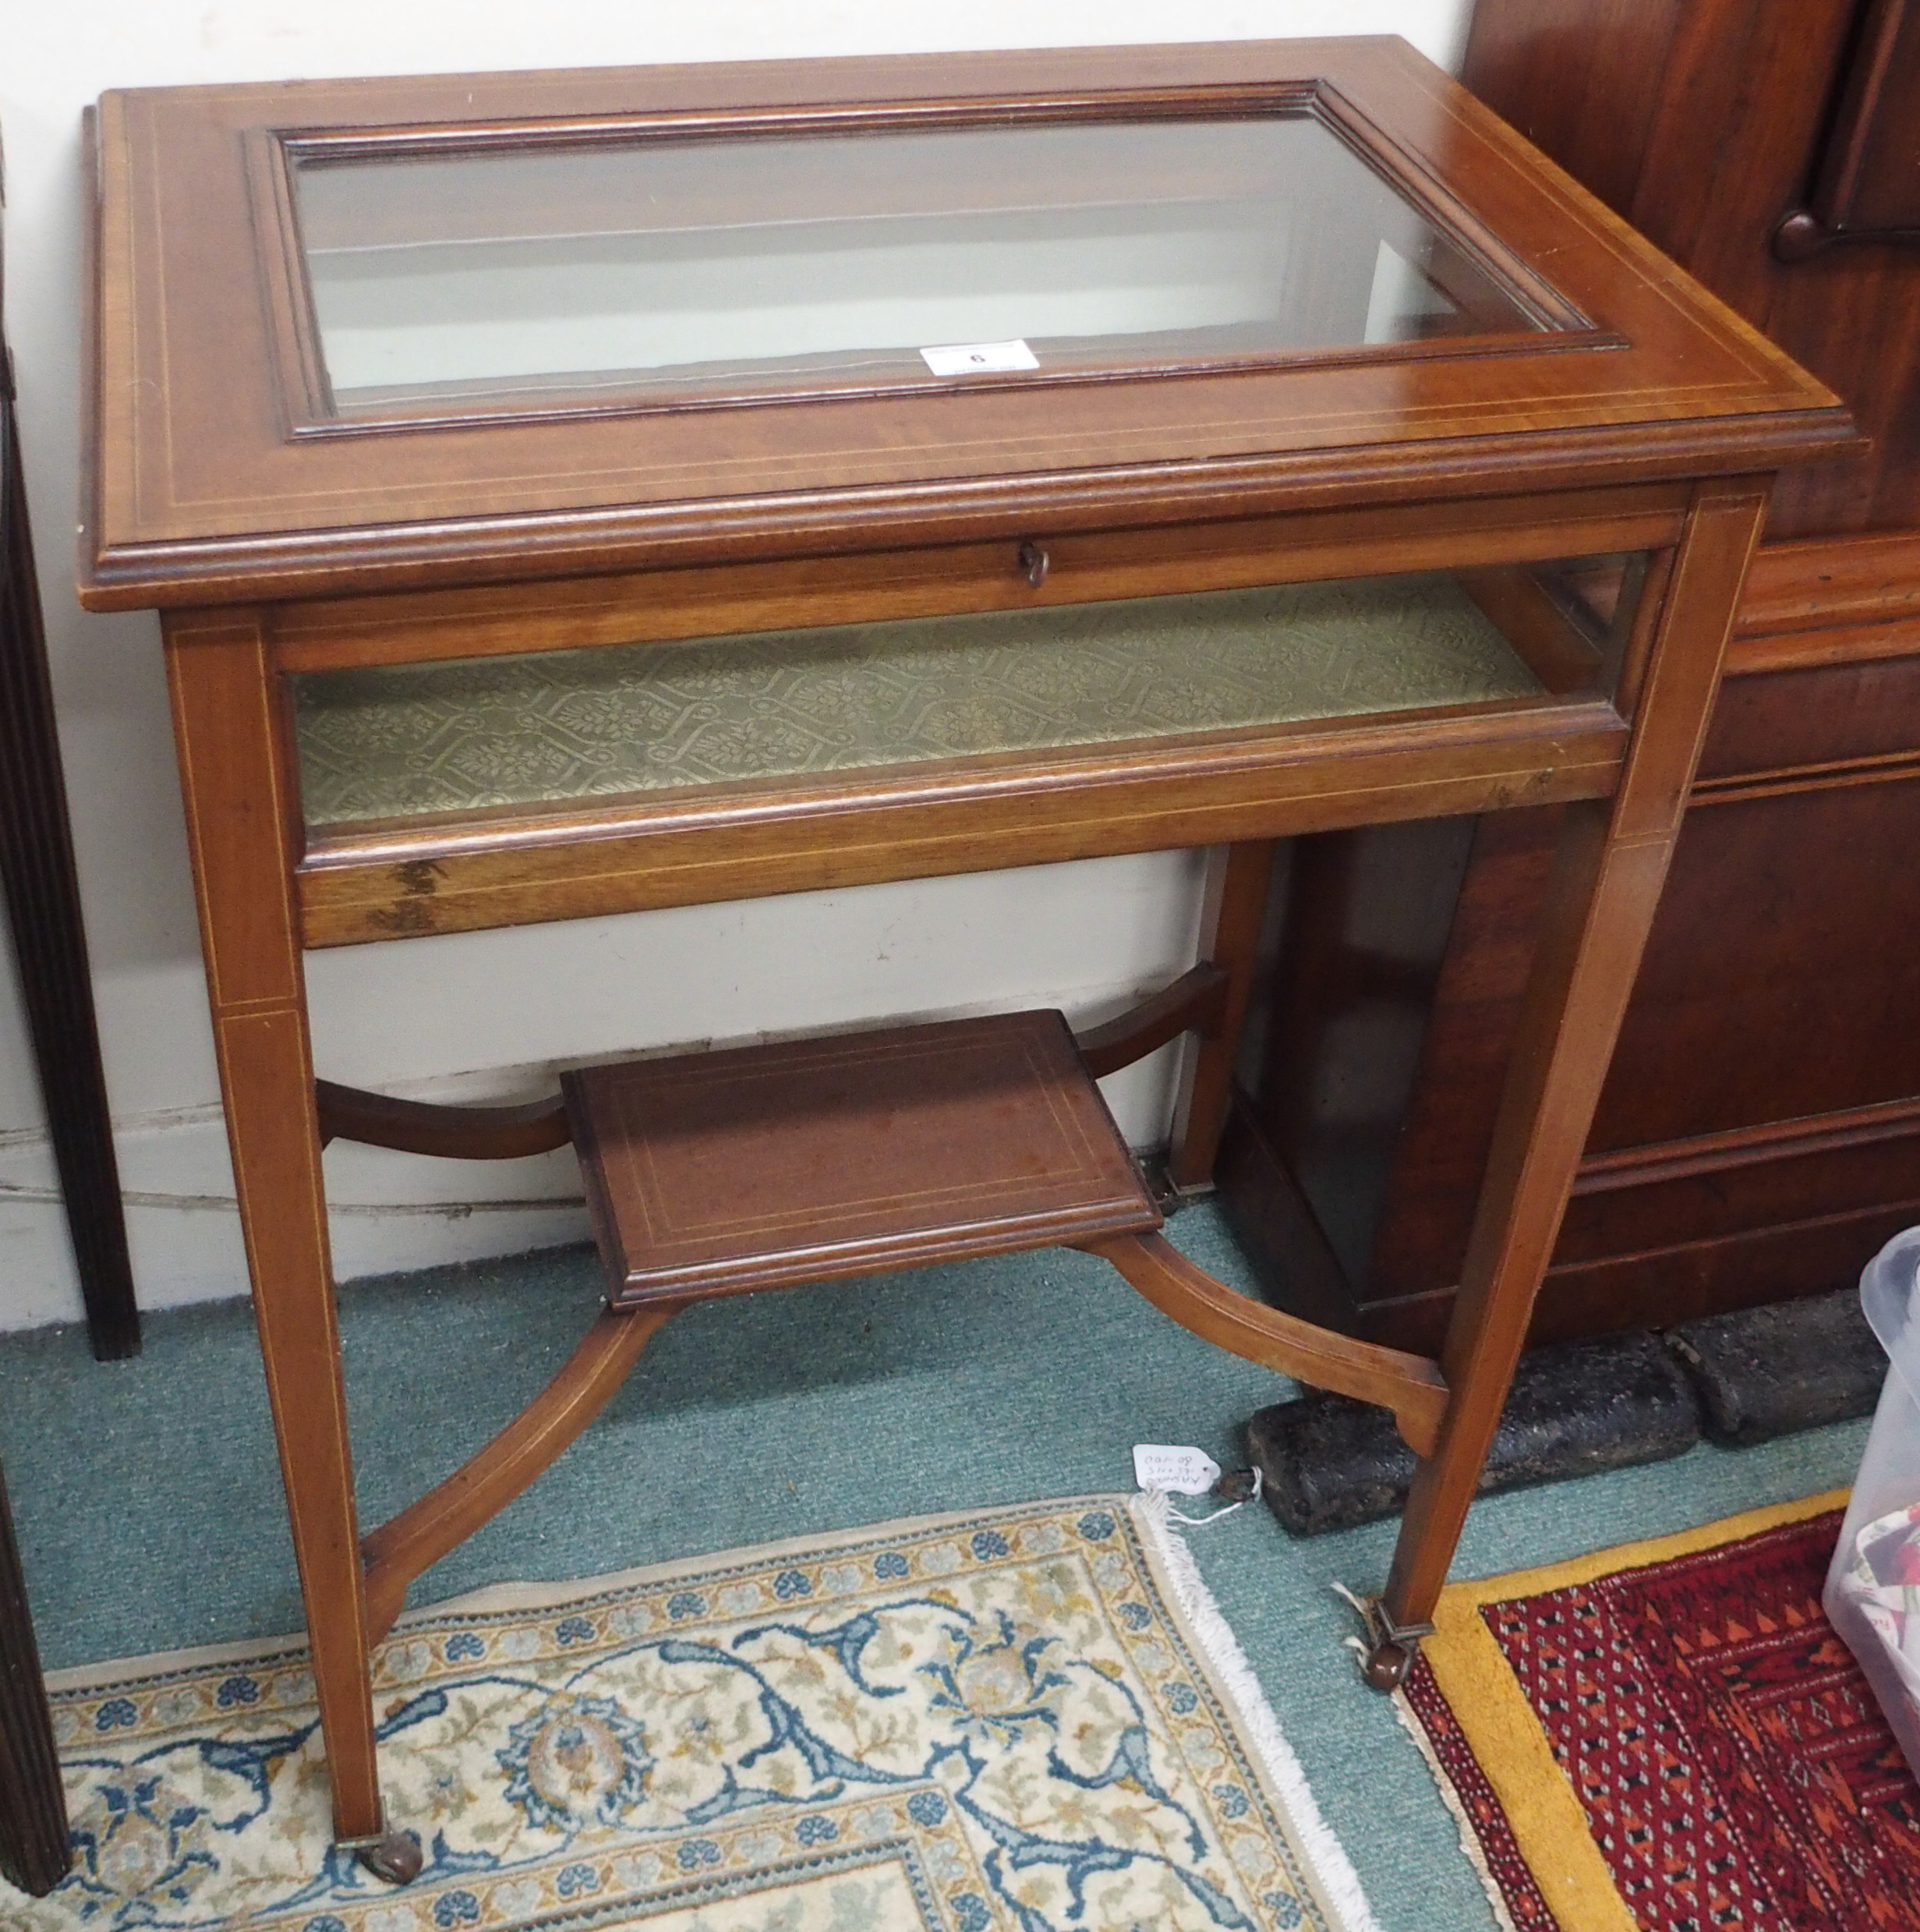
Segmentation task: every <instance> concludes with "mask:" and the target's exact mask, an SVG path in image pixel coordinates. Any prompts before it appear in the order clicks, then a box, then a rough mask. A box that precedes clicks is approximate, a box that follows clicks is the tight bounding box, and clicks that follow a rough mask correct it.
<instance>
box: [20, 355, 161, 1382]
mask: <svg viewBox="0 0 1920 1932" xmlns="http://www.w3.org/2000/svg"><path fill="white" fill-rule="evenodd" d="M0 526H4V528H3V529H0V882H4V884H5V889H6V901H7V913H8V917H9V922H10V923H11V925H12V932H13V952H14V957H15V959H16V961H18V963H19V980H20V996H21V1000H22V1002H23V1004H24V1005H25V1007H26V1010H27V1028H28V1031H29V1032H30V1035H31V1036H32V1039H33V1046H34V1060H35V1062H36V1063H37V1066H38V1067H39V1071H40V1089H41V1095H42V1097H43V1099H44V1103H45V1106H46V1109H47V1131H48V1138H49V1139H50V1140H51V1141H52V1143H53V1153H54V1161H55V1166H56V1167H57V1168H58V1171H59V1176H60V1192H61V1197H62V1200H63V1201H65V1205H66V1219H67V1227H68V1229H69V1232H70V1233H71V1234H72V1241H73V1258H74V1262H75V1265H76V1267H77V1269H78V1270H79V1273H80V1292H81V1294H82V1297H83V1299H84V1300H85V1303H86V1307H87V1329H88V1331H89V1333H90V1336H91V1338H92V1341H93V1346H94V1354H95V1355H97V1357H99V1358H100V1359H101V1361H111V1360H114V1359H116V1358H118V1357H125V1356H129V1355H137V1354H138V1353H140V1312H139V1310H138V1309H137V1307H136V1306H135V1304H134V1299H133V1267H132V1264H131V1263H130V1262H129V1260H128V1258H127V1238H126V1215H125V1212H124V1211H123V1209H122V1205H121V1201H120V1176H119V1169H118V1165H117V1163H116V1162H115V1159H114V1150H113V1127H112V1122H111V1116H109V1114H108V1109H107V1081H106V1076H105V1074H104V1072H103V1070H101V1063H100V1034H99V1029H98V1027H97V1023H96V1021H95V1019H94V994H93V980H92V977H91V975H90V973H89V971H88V969H87V935H86V932H85V930H84V929H83V926H82V924H81V919H80V885H79V882H78V880H77V879H76V877H75V876H74V867H73V834H72V828H71V826H69V823H68V819H67V803H66V784H65V777H64V776H63V774H62V770H61V765H60V741H59V738H58V736H57V735H56V734H55V727H54V713H53V690H52V686H51V683H50V682H49V681H48V674H47V643H46V638H45V635H44V630H43V627H42V623H41V607H40V591H39V586H38V584H37V582H36V580H35V578H34V553H33V547H32V541H31V537H30V532H29V529H28V525H27V490H26V483H25V479H24V477H23V475H22V472H21V468H20V453H19V441H18V438H17V437H16V433H15V423H14V418H13V399H12V392H11V389H10V387H8V384H7V379H6V362H5V345H4V344H0Z"/></svg>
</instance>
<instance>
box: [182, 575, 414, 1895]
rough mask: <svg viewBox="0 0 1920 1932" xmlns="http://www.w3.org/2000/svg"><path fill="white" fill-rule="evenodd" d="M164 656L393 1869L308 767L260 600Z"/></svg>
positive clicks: (330, 1617)
mask: <svg viewBox="0 0 1920 1932" xmlns="http://www.w3.org/2000/svg"><path fill="white" fill-rule="evenodd" d="M166 633H167V663H168V677H169V679H170V681H171V687H172V692H173V708H174V736H175V745H176V747H177V748H178V751H179V758H180V778H181V787H182V794H183V797H184V799H185V801H186V819H187V836H188V842H189V847H190V849H191V851H192V855H193V876H194V883H195V886H196V892H197V896H198V899H199V902H200V938H201V943H202V946H203V950H204V951H205V954H206V966H207V995H208V999H209V1001H210V1004H211V1007H212V1009H213V1020H214V1046H215V1049H216V1051H217V1054H218V1057H219V1062H220V1079H221V1093H222V1095H223V1097H224V1099H225V1106H226V1115H227V1138H228V1145H229V1146H230V1147H231V1148H232V1154H233V1169H234V1180H235V1187H236V1191H237V1192H238V1194H239V1205H240V1225H241V1229H242V1233H243V1234H244V1235H245V1237H246V1253H247V1266H248V1269H249V1273H250V1274H251V1276H252V1277H253V1312H254V1318H255V1320H256V1322H257V1323H258V1325H259V1328H260V1352H261V1354H262V1356H263V1358H264V1361H265V1363H266V1368H267V1394H268V1396H269V1399H270V1401H271V1403H272V1406H273V1415H274V1431H275V1433H276V1435H278V1439H279V1445H280V1465H281V1478H282V1480H283V1481H284V1482H285V1485H286V1492H287V1507H288V1515H289V1516H290V1517H291V1518H292V1528H293V1547H294V1555H295V1559H296V1560H297V1561H298V1563H299V1571H300V1591H301V1596H302V1600H303V1601H304V1602H305V1605H306V1623H307V1635H308V1639H309V1643H310V1644H311V1645H312V1647H313V1675H314V1681H315V1684H316V1688H317V1690H318V1693H319V1698H320V1728H321V1731H322V1733H323V1735H324V1738H325V1740H326V1745H327V1770H328V1773H329V1775H330V1776H331V1779H332V1783H333V1799H334V1831H335V1834H336V1836H337V1837H338V1838H339V1840H340V1841H341V1842H342V1843H344V1844H348V1845H352V1846H354V1847H355V1849H359V1850H360V1851H361V1852H362V1856H364V1857H366V1859H367V1862H368V1863H370V1864H371V1865H373V1867H374V1869H376V1870H379V1871H380V1873H381V1874H382V1875H383V1876H384V1877H408V1876H411V1873H410V1872H408V1870H405V1865H406V1864H407V1863H408V1861H409V1859H410V1861H411V1863H412V1867H413V1869H415V1870H417V1869H418V1865H419V1852H418V1849H417V1848H412V1847H410V1846H409V1845H408V1842H407V1841H405V1840H402V1839H399V1838H393V1839H388V1838H387V1837H386V1832H387V1825H386V1821H385V1818H384V1813H383V1811H382V1808H381V1803H380V1781H379V1775H378V1767H377V1764H376V1761H375V1753H374V1736H373V1693H372V1683H371V1679H370V1659H369V1644H368V1628H367V1608H366V1585H365V1579H364V1576H363V1573H362V1559H361V1554H360V1542H359V1525H358V1522H357V1520H356V1517H355V1508H354V1497H353V1468H352V1459H351V1456H350V1454H349V1451H348V1437H347V1415H346V1400H345V1389H344V1388H343V1385H342V1382H341V1361H340V1336H339V1331H338V1325H337V1323H336V1320H335V1315H334V1287H333V1276H332V1263H331V1257H330V1255H329V1253H328V1249H327V1202H326V1197H325V1194H324V1189H323V1187H322V1183H321V1177H320V1123H319V1118H318V1113H317V1109H316V1099H315V1095H314V1089H313V1055H312V1049H311V1046H310V1044H309V1037H308V1030H307V1012H306V977H305V974H304V972H303V971H302V962H301V953H300V945H299V932H298V929H297V926H296V924H295V908H294V901H293V884H292V867H293V864H294V861H295V840H296V838H297V837H298V833H297V830H296V818H297V813H298V810H299V793H298V787H297V785H296V784H295V777H294V773H293V772H292V769H291V765H290V755H289V753H288V748H287V745H286V741H285V738H284V737H283V735H282V731H281V712H280V704H279V693H278V690H277V688H276V687H275V683H274V675H273V671H272V666H271V663H270V659H269V656H268V652H267V640H266V637H265V635H264V632H263V628H262V625H261V624H260V620H259V617H258V615H257V614H256V613H254V612H251V611H247V610H239V611H233V612H221V611H215V612H207V613H196V614H189V615H185V616H180V617H174V616H170V617H168V621H167V624H166Z"/></svg>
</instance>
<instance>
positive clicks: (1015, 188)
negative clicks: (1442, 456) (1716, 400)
mask: <svg viewBox="0 0 1920 1932" xmlns="http://www.w3.org/2000/svg"><path fill="white" fill-rule="evenodd" d="M788 125H789V126H790V124H788ZM288 150H289V157H290V162H291V172H292V181H293V189H294V196H295V203H296V206H297V209H298V213H299V227H300V235H301V242H302V249H303V251H304V258H305V265H306V276H307V283H308V292H309V296H310V299H311V304H312V312H313V320H314V324H315V331H316V338H317V346H318V349H319V351H320V359H321V360H322V361H323V362H324V366H325V370H326V373H327V381H328V384H329V386H330V389H331V398H332V404H333V407H334V410H335V412H337V413H338V414H339V415H341V416H366V415H373V416H394V417H396V418H399V419H419V418H420V417H422V416H444V415H449V414H451V415H454V416H461V415H466V414H471V413H476V412H477V413H483V414H486V413H498V412H502V411H511V412H533V413H543V412H546V410H548V409H555V408H578V407H581V406H589V407H591V406H593V405H594V404H595V403H596V402H611V403H613V404H615V405H621V404H626V405H631V404H633V403H634V402H636V401H637V402H640V403H642V404H643V405H644V404H645V403H647V402H650V401H663V402H664V401H670V400H671V399H672V398H674V397H675V396H681V395H685V396H691V397H693V398H705V399H709V400H711V399H725V398H729V397H734V398H740V399H743V400H744V399H749V398H767V397H771V396H775V395H804V394H808V393H816V392H820V391H830V392H838V393H845V392H847V391H849V390H852V391H860V390H866V389H876V390H886V391H893V390H897V389H900V388H902V387H921V386H932V387H944V386H950V385H952V384H954V383H956V382H960V383H965V382H967V381H969V380H998V381H1002V382H1005V381H1019V380H1030V381H1031V380H1035V379H1040V380H1045V379H1046V378H1047V377H1050V376H1052V377H1061V376H1064V377H1080V378H1086V377H1096V376H1099V375H1103V374H1109V373H1124V372H1127V371H1168V370H1181V369H1193V368H1209V367H1214V366H1221V365H1226V366H1232V365H1234V364H1236V363H1254V364H1260V363H1272V362H1274V361H1276V360H1284V359H1295V358H1301V357H1311V356H1325V355H1328V354H1329V353H1337V352H1348V351H1354V350H1361V349H1367V348H1370V347H1380V346H1383V345H1406V344H1411V343H1420V342H1422V341H1430V340H1432V339H1434V338H1462V337H1466V336H1483V335H1494V336H1502V335H1505V336H1512V335H1514V334H1522V333H1525V332H1528V331H1533V330H1536V329H1540V328H1542V327H1547V326H1550V324H1548V322H1547V321H1546V320H1544V319H1543V317H1540V316H1539V315H1537V314H1536V313H1532V312H1531V311H1530V310H1529V308H1528V307H1526V306H1524V305H1523V304H1522V301H1521V300H1520V299H1519V298H1518V297H1516V296H1515V295H1513V294H1512V293H1510V292H1508V289H1507V288H1505V287H1504V286H1503V285H1502V284H1501V282H1500V281H1497V279H1496V278H1495V277H1494V274H1493V273H1491V272H1490V270H1489V269H1488V268H1487V267H1486V266H1485V265H1484V264H1482V263H1481V262H1480V261H1479V260H1476V258H1475V257H1473V255H1472V254H1471V253H1469V252H1468V250H1467V249H1466V247H1465V246H1462V244H1461V243H1460V242H1457V241H1455V239H1451V237H1449V236H1448V235H1447V234H1446V233H1444V232H1443V231H1442V229H1441V228H1440V227H1439V226H1438V225H1437V224H1436V222H1435V221H1434V220H1433V219H1431V218H1429V216H1428V215H1427V214H1424V213H1423V212H1422V211H1420V209H1419V208H1417V207H1415V206H1414V204H1413V202H1412V201H1411V200H1409V199H1408V198H1407V197H1406V196H1404V195H1402V193H1399V192H1398V190H1397V189H1395V187H1394V186H1392V185H1391V183H1390V182H1388V180H1387V179H1386V178H1385V177H1384V175H1382V174H1381V172H1377V170H1376V168H1374V166H1372V165H1370V163H1369V162H1368V161H1367V160H1366V159H1365V158H1364V157H1363V156H1362V155H1361V154H1360V153H1358V152H1357V151H1356V150H1355V149H1354V148H1353V147H1352V146H1350V145H1349V143H1348V142H1347V141H1346V140H1345V139H1343V138H1342V136H1341V135H1340V134H1338V133H1336V132H1335V130H1334V129H1331V127H1329V126H1327V125H1325V124H1324V122H1321V121H1320V120H1318V119H1314V117H1313V116H1312V115H1310V114H1307V113H1303V112H1298V111H1283V112H1265V113H1260V114H1248V115H1240V116H1238V117H1236V118H1225V117H1222V118H1196V117H1191V116H1162V117H1160V118H1151V117H1143V118H1139V119H1100V120H1087V119H1079V120H1072V121H1061V120H1059V119H1054V120H1048V119H1043V118H1040V117H1038V116H1037V115H1032V116H1021V117H1018V118H1014V119H1009V118H1007V117H1002V118H1001V119H998V120H996V121H995V122H994V123H993V124H992V125H988V126H981V125H964V126H940V127H939V128H937V129H932V130H931V131H929V130H928V129H926V128H925V126H892V125H881V126H872V127H867V128H861V129H857V130H855V131H852V132H848V131H846V130H845V129H841V130H840V131H836V132H833V133H804V134H795V133H791V132H785V133H773V132H769V131H767V129H766V128H765V127H760V128H758V129H755V131H753V132H750V133H749V132H742V133H733V134H730V135H727V136H724V137H717V138H712V137H708V136H704V135H703V136H701V137H700V138H691V139H690V138H686V137H685V136H684V135H681V134H675V135H672V136H667V135H665V134H663V133H659V132H655V133H625V134H623V135H622V136H621V137H620V138H618V139H616V140H599V141H596V142H594V143H586V144H583V143H581V142H579V141H578V140H575V141H573V142H571V143H560V142H557V141H549V142H548V143H546V144H545V145H542V144H539V143H537V142H533V143H526V142H523V143H516V144H512V145H509V144H507V143H493V145H492V146H491V147H484V146H473V147H465V148H463V149H460V150H456V151H453V152H447V151H444V150H443V151H441V152H439V153H433V152H428V153H425V154H417V155H415V154H399V153H397V152H395V151H394V150H393V149H391V148H389V149H388V150H387V151H385V152H382V151H381V150H380V146H379V144H378V143H366V142H359V143H353V144H352V146H351V147H349V148H348V150H344V151H341V152H340V153H338V154H334V153H330V151H329V150H328V148H327V145H326V144H325V143H302V142H300V141H298V140H295V141H291V142H289V143H288Z"/></svg>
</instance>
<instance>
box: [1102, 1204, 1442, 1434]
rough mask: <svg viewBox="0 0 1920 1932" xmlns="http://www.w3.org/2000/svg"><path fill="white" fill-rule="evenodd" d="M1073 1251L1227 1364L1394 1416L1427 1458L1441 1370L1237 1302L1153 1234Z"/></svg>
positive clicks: (1239, 1298)
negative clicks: (1109, 1270) (1110, 1269)
mask: <svg viewBox="0 0 1920 1932" xmlns="http://www.w3.org/2000/svg"><path fill="white" fill-rule="evenodd" d="M1074 1245H1075V1246H1076V1247H1080V1248H1081V1249H1082V1250H1084V1251H1085V1252H1086V1253H1087V1254H1098V1256H1099V1257H1100V1258H1101V1260H1103V1261H1111V1262H1112V1264H1113V1265H1114V1266H1115V1267H1116V1268H1117V1269H1119V1271H1120V1272H1121V1273H1122V1274H1123V1275H1124V1276H1126V1279H1128V1281H1130V1283H1132V1284H1133V1286H1134V1287H1136V1288H1137V1289H1138V1290H1140V1293H1142V1294H1143V1295H1144V1296H1145V1297H1147V1300H1149V1301H1151V1303H1152V1304H1154V1307H1156V1308H1158V1310H1159V1311H1160V1312H1161V1313H1162V1315H1167V1316H1169V1317H1170V1318H1172V1320H1174V1321H1176V1322H1179V1325H1180V1326H1181V1327H1182V1328H1183V1329H1190V1330H1192V1332H1193V1333H1194V1334H1196V1335H1197V1336H1199V1337H1200V1339H1201V1340H1202V1341H1203V1342H1211V1343H1213V1345H1214V1346H1215V1347H1216V1348H1223V1349H1225V1350H1226V1351H1227V1353H1229V1354H1230V1355H1238V1356H1240V1357H1243V1359H1245V1360H1246V1361H1250V1362H1258V1363H1259V1364H1261V1366H1262V1367H1263V1368H1273V1369H1278V1371H1280V1373H1281V1374H1282V1375H1292V1376H1293V1377H1295V1378H1296V1379H1297V1380H1299V1381H1300V1382H1307V1383H1310V1384H1311V1385H1313V1386H1314V1388H1316V1389H1332V1390H1334V1391H1335V1392H1336V1393H1338V1394H1340V1395H1343V1396H1357V1397H1358V1398H1359V1399H1360V1400H1361V1401H1362V1402H1371V1403H1377V1404H1378V1405H1379V1406H1380V1407H1381V1408H1383V1409H1391V1410H1392V1411H1393V1419H1394V1421H1395V1424H1397V1425H1398V1428H1399V1431H1400V1433H1401V1435H1402V1436H1403V1437H1405V1438H1406V1442H1407V1445H1408V1446H1409V1448H1410V1449H1412V1450H1413V1453H1414V1454H1415V1455H1416V1456H1431V1455H1432V1454H1433V1453H1434V1445H1435V1444H1436V1443H1437V1442H1438V1441H1439V1439H1440V1421H1441V1417H1442V1416H1444V1414H1446V1412H1447V1403H1448V1389H1447V1378H1446V1377H1445V1376H1444V1375H1442V1374H1441V1372H1440V1364H1438V1363H1437V1362H1434V1361H1429V1360H1428V1359H1427V1357H1425V1356H1424V1355H1409V1354H1407V1353H1405V1352H1404V1351H1403V1350H1400V1349H1397V1348H1383V1347H1381V1346H1380V1344H1379V1343H1377V1342H1359V1341H1356V1340H1355V1339H1353V1337H1352V1336H1350V1335H1336V1334H1335V1332H1333V1330H1332V1329H1322V1328H1317V1327H1316V1326H1315V1325H1314V1324H1313V1323H1312V1322H1303V1321H1301V1320H1300V1318H1299V1317H1298V1316H1297V1315H1282V1313H1281V1311H1279V1310H1278V1308H1269V1307H1267V1306H1266V1304H1264V1303H1263V1302H1258V1301H1254V1300H1250V1298H1249V1297H1246V1295H1243V1294H1236V1293H1235V1292H1234V1290H1232V1289H1231V1288H1229V1287H1228V1286H1227V1285H1226V1284H1225V1283H1224V1282H1221V1281H1216V1280H1215V1279H1214V1278H1213V1276H1211V1275H1210V1274H1208V1272H1207V1271H1206V1270H1205V1269H1204V1268H1199V1267H1197V1266H1195V1265H1194V1264H1193V1262H1192V1261H1189V1260H1188V1259H1187V1258H1186V1256H1185V1255H1184V1254H1182V1253H1181V1252H1180V1251H1179V1249H1178V1248H1177V1247H1175V1246H1174V1245H1173V1244H1172V1242H1171V1241H1169V1240H1167V1238H1166V1237H1165V1235H1161V1234H1117V1235H1113V1236H1111V1237H1109V1238H1107V1239H1106V1240H1098V1241H1080V1242H1076V1243H1075V1244H1074Z"/></svg>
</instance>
